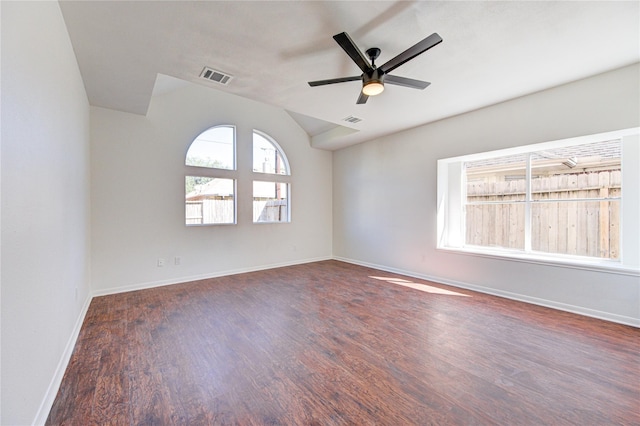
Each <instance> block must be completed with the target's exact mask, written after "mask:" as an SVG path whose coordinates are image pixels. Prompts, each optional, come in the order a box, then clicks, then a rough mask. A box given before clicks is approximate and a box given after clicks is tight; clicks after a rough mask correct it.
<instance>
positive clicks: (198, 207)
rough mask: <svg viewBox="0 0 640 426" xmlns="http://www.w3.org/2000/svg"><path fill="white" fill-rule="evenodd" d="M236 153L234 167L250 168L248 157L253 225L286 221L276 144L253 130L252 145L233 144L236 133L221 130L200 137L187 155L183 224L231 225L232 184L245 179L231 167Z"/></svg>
mask: <svg viewBox="0 0 640 426" xmlns="http://www.w3.org/2000/svg"><path fill="white" fill-rule="evenodd" d="M249 143H252V145H251V146H249ZM236 145H238V146H239V147H238V148H237V147H236ZM236 148H237V149H236ZM250 148H251V149H250ZM236 151H237V152H239V153H240V156H241V162H240V164H251V163H250V161H251V160H250V159H249V158H248V155H249V153H250V152H252V153H253V160H252V163H253V172H254V179H253V223H277V222H290V221H291V203H290V193H291V187H290V181H291V176H290V175H291V170H290V168H289V160H288V159H287V156H286V155H285V153H284V151H283V150H282V148H281V147H280V145H278V143H277V142H276V141H275V140H274V139H273V138H272V137H271V136H269V135H267V134H266V133H263V132H260V131H258V130H254V131H253V140H252V141H249V140H241V141H239V142H237V141H236V128H235V127H234V126H231V125H221V126H215V127H211V128H209V129H207V130H205V131H204V132H202V133H200V134H199V135H198V136H197V137H196V138H195V139H194V140H193V141H192V142H191V144H190V145H189V149H188V150H187V155H186V158H185V167H186V169H187V172H186V173H185V223H186V225H214V224H235V223H236V221H237V219H236V210H237V209H236V203H237V202H238V201H237V196H236V187H237V179H246V178H243V176H246V174H245V173H239V172H238V170H237V168H236ZM245 184H246V185H248V184H249V182H242V185H243V187H246V186H245ZM248 201H249V200H248V199H247V200H246V201H243V200H240V201H239V202H240V203H243V202H248ZM241 220H242V218H241ZM247 220H248V218H247Z"/></svg>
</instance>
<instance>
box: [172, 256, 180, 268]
mask: <svg viewBox="0 0 640 426" xmlns="http://www.w3.org/2000/svg"><path fill="white" fill-rule="evenodd" d="M173 264H174V265H176V266H180V265H181V264H182V259H181V258H180V256H176V257H174V258H173Z"/></svg>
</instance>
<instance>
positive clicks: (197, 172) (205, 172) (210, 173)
mask: <svg viewBox="0 0 640 426" xmlns="http://www.w3.org/2000/svg"><path fill="white" fill-rule="evenodd" d="M215 127H230V128H232V129H233V168H232V169H223V168H217V167H207V166H192V165H187V164H186V161H187V156H188V154H189V149H190V148H191V144H193V143H194V142H195V141H196V140H197V139H198V137H199V136H200V135H201V134H202V133H204V132H206V131H208V130H210V129H212V128H215ZM237 134H238V132H237V128H236V126H234V125H232V124H227V123H224V124H217V125H215V126H211V127H208V128H206V129H204V130H203V131H201V132H199V133H198V134H197V135H196V137H195V138H193V140H192V141H191V142H190V143H189V146H188V147H187V152H186V153H185V157H184V161H185V162H184V167H185V177H186V176H195V177H206V178H213V179H216V178H218V179H230V180H232V181H233V221H232V222H214V223H189V224H188V223H186V220H187V217H186V213H185V226H187V227H198V226H229V225H237V224H238V170H237V164H236V158H237V152H238V137H237ZM186 195H187V194H185V205H186Z"/></svg>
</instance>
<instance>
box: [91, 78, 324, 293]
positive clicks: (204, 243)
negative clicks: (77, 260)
mask: <svg viewBox="0 0 640 426" xmlns="http://www.w3.org/2000/svg"><path fill="white" fill-rule="evenodd" d="M218 124H233V125H235V126H236V134H237V144H238V153H237V165H238V170H239V172H238V173H239V175H240V178H241V179H243V180H239V182H238V193H237V198H238V224H237V225H217V226H196V227H187V226H185V224H184V221H185V219H184V215H185V213H184V176H185V173H187V171H186V170H187V169H186V168H185V166H184V160H185V153H186V150H187V149H188V146H189V144H190V143H191V142H192V141H193V139H194V138H195V137H196V136H197V135H198V134H199V133H200V132H202V131H203V130H205V129H207V128H209V127H211V126H214V125H218ZM254 128H255V129H257V130H260V131H262V132H265V133H267V134H269V135H270V136H272V137H273V138H274V139H275V140H276V141H277V142H278V143H279V144H280V146H281V147H282V149H283V150H284V151H285V153H286V155H287V157H288V159H289V163H290V166H291V172H292V181H291V191H292V194H291V203H292V222H291V223H289V224H253V223H252V186H251V168H252V159H251V142H252V132H253V129H254ZM91 143H92V148H91V171H92V180H91V189H92V194H91V196H92V203H91V205H92V209H91V211H92V230H93V234H92V283H93V285H94V290H95V291H96V292H97V293H98V294H102V293H109V292H113V291H121V290H124V289H131V288H141V287H145V286H151V285H158V284H165V283H175V282H181V281H186V280H191V279H197V278H200V277H207V276H215V275H220V274H226V273H230V272H236V271H246V270H253V269H260V268H266V267H269V266H273V265H285V264H292V263H299V262H304V261H310V260H315V259H327V258H329V257H331V244H332V240H331V238H332V222H331V187H332V185H331V176H332V169H331V153H330V152H326V151H321V150H317V149H313V148H311V147H310V145H309V139H308V136H307V135H306V133H304V131H302V129H300V127H299V126H298V125H297V124H296V123H295V122H294V121H293V120H292V119H291V118H290V117H289V115H288V114H287V113H286V112H285V111H283V110H282V109H279V108H274V107H271V106H268V105H265V104H261V103H257V102H254V101H250V100H247V99H244V98H240V97H237V96H233V95H230V94H227V93H224V92H221V91H217V90H213V89H209V88H206V87H201V86H196V85H188V86H187V87H185V88H182V89H179V90H177V91H173V92H170V93H167V94H164V95H161V96H156V97H154V98H153V99H152V101H151V105H150V108H149V112H148V114H147V116H146V117H141V116H136V115H132V114H128V113H122V112H116V111H113V110H108V109H103V108H92V109H91ZM176 256H179V257H180V258H181V264H180V265H179V266H177V265H175V264H174V258H175V257H176ZM158 258H164V259H166V260H167V262H166V265H165V266H164V267H158V266H157V260H158Z"/></svg>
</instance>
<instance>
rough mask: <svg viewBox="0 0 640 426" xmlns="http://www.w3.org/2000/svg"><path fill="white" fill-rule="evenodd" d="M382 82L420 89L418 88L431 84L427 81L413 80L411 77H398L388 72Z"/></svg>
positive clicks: (424, 87) (421, 88)
mask: <svg viewBox="0 0 640 426" xmlns="http://www.w3.org/2000/svg"><path fill="white" fill-rule="evenodd" d="M384 82H385V83H389V84H395V85H396V86H404V87H410V88H412V89H420V90H423V89H426V88H427V86H429V85H430V84H431V83H429V82H428V81H422V80H414V79H412V78H406V77H398V76H395V75H388V74H387V75H386V76H385V77H384Z"/></svg>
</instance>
